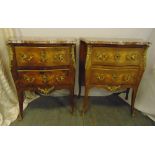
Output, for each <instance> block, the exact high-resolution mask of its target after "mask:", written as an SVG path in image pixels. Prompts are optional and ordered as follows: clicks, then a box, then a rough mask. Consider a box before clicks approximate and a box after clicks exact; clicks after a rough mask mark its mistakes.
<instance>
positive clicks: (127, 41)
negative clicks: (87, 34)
mask: <svg viewBox="0 0 155 155" xmlns="http://www.w3.org/2000/svg"><path fill="white" fill-rule="evenodd" d="M81 40H82V41H84V42H86V43H87V44H107V45H143V46H149V45H150V42H146V41H143V40H142V39H127V38H113V39H107V38H81Z"/></svg>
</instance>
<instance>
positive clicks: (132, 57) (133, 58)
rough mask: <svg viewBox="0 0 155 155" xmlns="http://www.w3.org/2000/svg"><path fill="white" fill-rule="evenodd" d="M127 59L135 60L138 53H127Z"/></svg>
mask: <svg viewBox="0 0 155 155" xmlns="http://www.w3.org/2000/svg"><path fill="white" fill-rule="evenodd" d="M126 59H127V60H129V61H135V60H136V55H135V54H133V55H127V56H126Z"/></svg>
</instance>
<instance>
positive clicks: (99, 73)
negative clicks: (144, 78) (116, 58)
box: [90, 68, 138, 85]
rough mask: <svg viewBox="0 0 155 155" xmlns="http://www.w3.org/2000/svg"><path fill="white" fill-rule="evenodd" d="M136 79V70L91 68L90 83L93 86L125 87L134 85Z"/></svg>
mask: <svg viewBox="0 0 155 155" xmlns="http://www.w3.org/2000/svg"><path fill="white" fill-rule="evenodd" d="M137 77H138V69H129V68H128V69H121V68H117V69H109V68H105V69H97V68H92V69H91V74H90V83H91V84H95V85H102V84H114V85H121V84H122V85H123V84H124V85H125V84H127V85H128V84H129V85H132V84H135V83H136V81H137Z"/></svg>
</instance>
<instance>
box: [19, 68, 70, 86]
mask: <svg viewBox="0 0 155 155" xmlns="http://www.w3.org/2000/svg"><path fill="white" fill-rule="evenodd" d="M18 77H19V79H20V83H21V84H22V85H25V86H33V85H61V84H64V85H66V84H71V83H72V81H73V80H72V78H71V77H72V76H71V74H70V71H69V70H67V69H63V70H59V69H57V70H51V71H44V70H40V71H39V70H36V71H33V70H32V71H22V70H20V71H18Z"/></svg>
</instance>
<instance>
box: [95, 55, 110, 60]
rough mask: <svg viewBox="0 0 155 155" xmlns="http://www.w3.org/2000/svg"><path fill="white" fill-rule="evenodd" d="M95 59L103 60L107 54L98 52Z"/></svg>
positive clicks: (106, 57)
mask: <svg viewBox="0 0 155 155" xmlns="http://www.w3.org/2000/svg"><path fill="white" fill-rule="evenodd" d="M97 59H98V60H100V61H105V60H107V59H108V55H106V54H98V55H97Z"/></svg>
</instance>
